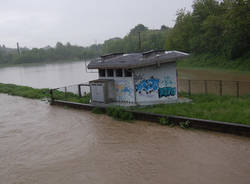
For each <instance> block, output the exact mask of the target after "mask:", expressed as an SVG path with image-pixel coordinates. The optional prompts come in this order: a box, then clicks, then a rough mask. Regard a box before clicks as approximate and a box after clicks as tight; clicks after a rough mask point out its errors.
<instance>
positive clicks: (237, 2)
mask: <svg viewBox="0 0 250 184" xmlns="http://www.w3.org/2000/svg"><path fill="white" fill-rule="evenodd" d="M249 2H250V1H249V0H223V1H217V0H195V1H194V2H193V5H192V7H193V10H192V11H186V10H185V9H181V10H179V11H177V18H176V22H175V25H174V27H173V28H169V27H167V26H165V25H162V26H161V28H160V29H149V28H148V27H146V26H144V25H143V24H139V25H137V26H135V27H134V28H132V29H131V30H130V32H129V33H128V34H127V35H126V36H124V37H123V38H119V37H116V38H112V39H109V40H106V41H104V43H103V44H93V45H91V46H88V47H82V46H76V45H71V44H70V43H66V44H62V43H60V42H58V43H57V44H56V46H55V47H50V46H47V47H44V48H33V49H27V48H21V55H19V54H18V52H17V50H16V49H8V48H6V47H5V46H1V45H0V64H19V63H33V62H53V61H60V60H81V59H91V58H95V57H98V56H100V55H104V54H108V53H114V52H123V53H131V52H141V51H148V50H158V49H166V50H179V51H184V52H188V53H192V54H194V55H201V54H211V55H214V56H221V57H224V58H226V59H228V60H233V59H237V58H240V57H247V58H248V59H249V56H250V54H249V51H250V31H249V30H250V13H249V12H250V3H249ZM139 33H140V37H141V48H140V49H139Z"/></svg>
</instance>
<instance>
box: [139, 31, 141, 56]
mask: <svg viewBox="0 0 250 184" xmlns="http://www.w3.org/2000/svg"><path fill="white" fill-rule="evenodd" d="M138 34H139V35H138V36H139V45H138V49H139V51H140V52H141V32H140V31H139V32H138Z"/></svg>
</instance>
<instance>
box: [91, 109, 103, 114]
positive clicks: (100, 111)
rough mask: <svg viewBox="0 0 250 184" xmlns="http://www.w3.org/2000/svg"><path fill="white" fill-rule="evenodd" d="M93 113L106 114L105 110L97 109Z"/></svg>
mask: <svg viewBox="0 0 250 184" xmlns="http://www.w3.org/2000/svg"><path fill="white" fill-rule="evenodd" d="M92 113H94V114H105V111H104V109H103V108H99V107H95V108H94V109H92Z"/></svg>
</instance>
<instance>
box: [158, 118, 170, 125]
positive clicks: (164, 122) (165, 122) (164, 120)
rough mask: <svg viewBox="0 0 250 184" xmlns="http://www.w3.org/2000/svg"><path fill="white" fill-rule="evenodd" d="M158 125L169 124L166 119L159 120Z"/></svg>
mask: <svg viewBox="0 0 250 184" xmlns="http://www.w3.org/2000/svg"><path fill="white" fill-rule="evenodd" d="M160 124H161V125H170V122H169V120H168V119H167V118H161V119H160Z"/></svg>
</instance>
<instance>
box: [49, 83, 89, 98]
mask: <svg viewBox="0 0 250 184" xmlns="http://www.w3.org/2000/svg"><path fill="white" fill-rule="evenodd" d="M50 95H51V100H52V101H53V100H65V101H72V102H79V103H90V86H89V84H88V83H83V84H75V85H70V86H65V87H60V88H55V89H51V90H50Z"/></svg>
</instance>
